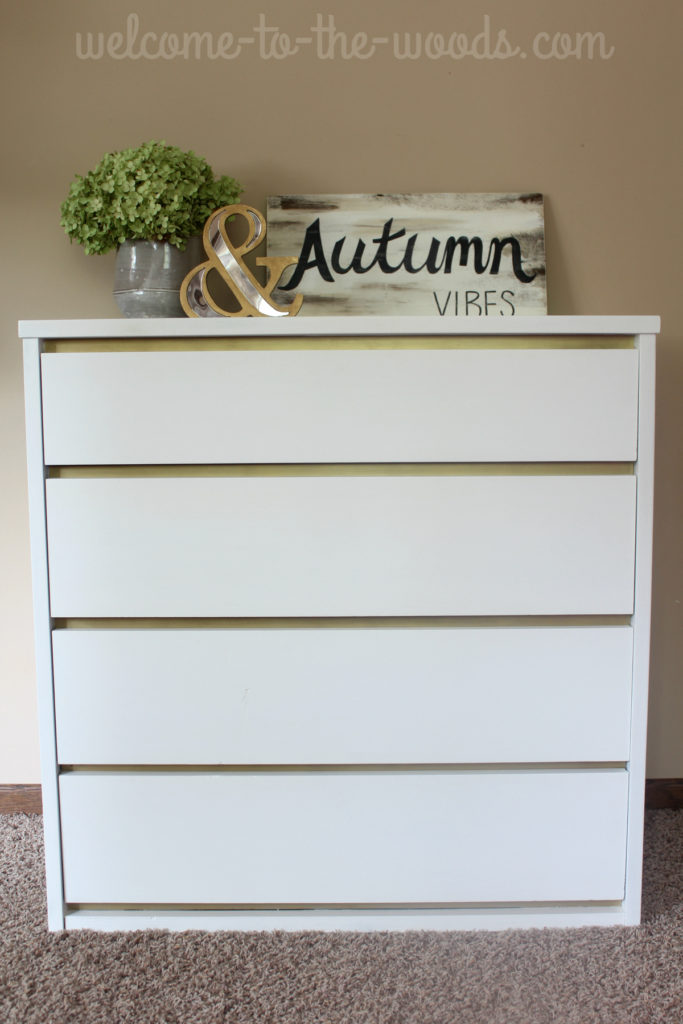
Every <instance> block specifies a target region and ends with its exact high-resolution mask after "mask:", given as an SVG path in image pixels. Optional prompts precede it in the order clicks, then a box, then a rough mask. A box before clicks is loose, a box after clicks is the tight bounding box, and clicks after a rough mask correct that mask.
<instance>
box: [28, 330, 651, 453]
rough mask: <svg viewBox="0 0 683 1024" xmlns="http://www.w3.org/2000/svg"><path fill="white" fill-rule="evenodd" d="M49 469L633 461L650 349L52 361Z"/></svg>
mask: <svg viewBox="0 0 683 1024" xmlns="http://www.w3.org/2000/svg"><path fill="white" fill-rule="evenodd" d="M42 394H43V420H44V436H45V461H46V463H47V464H48V465H73V464H80V465H89V464H126V463H130V464H133V463H282V462H284V463H305V462H323V463H325V462H461V461H464V462H472V461H474V462H476V461H481V462H490V461H493V462H504V461H513V462H524V461H601V460H608V461H633V460H634V459H635V457H636V433H637V404H638V354H637V352H636V351H635V350H621V349H611V350H610V349H602V350H600V349H596V350H592V349H587V350H547V351H546V350H533V351H529V350H518V349H513V350H510V351H501V350H483V351H482V350H479V351H467V350H466V351H462V350H452V351H435V350H420V351H415V350H412V351H411V350H394V351H341V352H339V351H336V352H335V351H308V352H306V351H287V352H273V351H260V352H259V351H255V352H111V353H107V352H104V353H58V354H44V355H43V356H42Z"/></svg>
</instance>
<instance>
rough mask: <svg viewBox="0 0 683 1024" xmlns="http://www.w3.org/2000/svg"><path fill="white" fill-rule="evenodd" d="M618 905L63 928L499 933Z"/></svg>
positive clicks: (73, 923) (285, 914)
mask: <svg viewBox="0 0 683 1024" xmlns="http://www.w3.org/2000/svg"><path fill="white" fill-rule="evenodd" d="M626 923H627V922H626V920H625V917H624V911H623V910H622V905H621V904H620V903H619V904H616V905H614V906H601V905H599V904H598V905H597V906H595V905H590V904H583V905H578V906H575V905H567V904H560V905H559V906H554V907H553V906H551V907H546V906H541V907H535V906H532V907H510V908H490V907H486V906H480V907H472V908H469V909H467V910H465V909H458V910H427V909H423V908H420V909H418V910H411V909H403V910H242V911H240V910H224V911H221V910H205V911H201V910H153V911H150V910H147V911H145V910H119V911H117V910H76V911H72V912H71V913H67V915H66V925H65V927H66V928H67V929H69V930H72V931H78V930H82V929H84V928H90V929H94V930H95V931H106V932H111V931H135V930H137V929H139V928H158V929H163V930H166V931H188V930H189V929H202V930H203V931H212V932H213V931H285V932H292V931H317V932H336V931H354V932H376V931H414V930H416V929H420V930H423V929H426V930H429V931H471V930H474V929H477V930H478V931H503V930H506V929H509V928H592V927H597V926H601V925H602V926H607V925H624V924H626Z"/></svg>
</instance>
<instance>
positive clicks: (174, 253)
mask: <svg viewBox="0 0 683 1024" xmlns="http://www.w3.org/2000/svg"><path fill="white" fill-rule="evenodd" d="M205 258H206V257H205V255H204V248H203V246H202V240H201V238H200V237H199V236H196V237H194V238H190V239H189V240H188V243H187V248H186V249H185V251H184V252H181V251H180V249H176V247H175V246H174V245H170V244H169V243H168V242H144V241H140V240H137V239H136V240H134V241H128V242H122V243H121V245H120V246H119V248H118V251H117V253H116V269H115V272H114V298H115V299H116V303H117V305H118V307H119V309H120V310H121V312H122V313H123V315H124V316H127V317H158V316H184V315H185V314H184V312H183V308H182V306H181V305H180V285H181V284H182V282H183V278H184V277H185V276H186V274H188V273H189V272H190V270H192V269H193V267H196V266H197V265H198V264H199V263H202V262H203V260H204V259H205Z"/></svg>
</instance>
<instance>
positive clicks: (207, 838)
mask: <svg viewBox="0 0 683 1024" xmlns="http://www.w3.org/2000/svg"><path fill="white" fill-rule="evenodd" d="M627 789H628V777H627V773H626V772H625V771H556V772H552V771H543V772H528V773H527V772H491V773H488V772H472V773H469V772H463V773H460V772H443V771H433V772H382V771H378V772H301V773H296V772H295V773H287V772H255V773H254V772H244V773H241V772H238V773H234V772H227V773H220V774H212V773H208V772H205V773H195V774H183V773H169V774H157V773H134V772H131V773H104V774H101V773H94V774H89V773H69V774H67V775H63V776H62V778H61V780H60V790H61V799H62V820H63V857H64V874H65V891H66V899H67V902H70V903H99V902H105V903H116V902H126V903H139V902H142V903H190V904H201V903H207V902H208V903H250V904H251V903H273V904H276V905H279V904H282V903H291V902H294V903H298V902H301V903H384V902H388V903H400V904H403V905H405V904H409V903H429V902H435V901H439V902H441V901H448V902H470V901H496V902H497V901H501V900H502V901H506V902H507V901H524V902H528V901H538V900H544V901H546V900H549V901H557V900H580V901H582V902H585V901H590V900H621V899H623V895H624V863H625V844H626V817H627V814H626V810H627ZM541 810H542V813H539V812H541Z"/></svg>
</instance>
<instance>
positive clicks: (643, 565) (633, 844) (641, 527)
mask: <svg viewBox="0 0 683 1024" xmlns="http://www.w3.org/2000/svg"><path fill="white" fill-rule="evenodd" d="M637 344H638V354H639V357H640V416H639V427H638V461H637V463H636V474H637V480H638V507H637V519H636V524H637V538H638V540H637V544H636V576H635V579H636V588H635V608H634V616H633V622H634V635H633V701H632V708H631V761H630V766H629V767H630V773H629V779H630V801H631V807H632V809H633V810H632V813H631V814H630V816H629V836H628V857H627V891H626V906H627V923H628V924H632V925H636V924H639V922H640V902H641V889H642V876H643V815H642V814H640V813H639V808H641V807H642V806H643V805H644V802H645V769H646V739H647V708H648V683H649V672H650V613H651V595H652V533H653V498H654V448H655V338H654V336H651V335H648V336H642V337H640V338H638V341H637Z"/></svg>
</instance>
